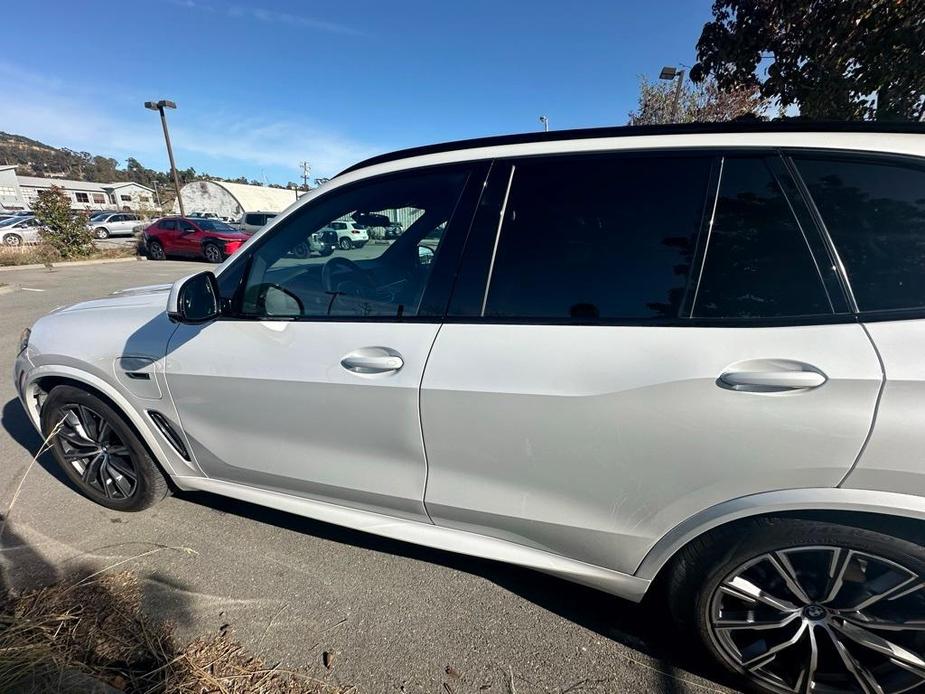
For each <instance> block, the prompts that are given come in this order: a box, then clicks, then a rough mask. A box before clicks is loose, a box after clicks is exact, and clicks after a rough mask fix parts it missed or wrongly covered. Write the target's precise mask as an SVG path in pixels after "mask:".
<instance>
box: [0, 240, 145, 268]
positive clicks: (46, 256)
mask: <svg viewBox="0 0 925 694" xmlns="http://www.w3.org/2000/svg"><path fill="white" fill-rule="evenodd" d="M136 253H137V251H136V249H135V248H134V246H127V245H126V246H116V247H113V248H99V249H97V250H96V251H94V252H93V253H92V254H91V255H88V256H87V257H86V258H75V259H74V260H102V259H108V258H129V257H132V256H134V255H136ZM60 262H63V261H62V259H61V256H60V255H58V254H57V252H56V251H55V250H54V249H52V248H50V247H49V246H47V245H45V244H34V245H28V246H3V245H0V266H3V265H33V264H46V263H50V264H53V263H60Z"/></svg>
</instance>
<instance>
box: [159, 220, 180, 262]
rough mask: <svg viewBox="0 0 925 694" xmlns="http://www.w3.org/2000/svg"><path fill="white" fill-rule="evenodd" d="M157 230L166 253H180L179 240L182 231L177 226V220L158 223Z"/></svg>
mask: <svg viewBox="0 0 925 694" xmlns="http://www.w3.org/2000/svg"><path fill="white" fill-rule="evenodd" d="M157 228H158V231H159V233H158V235H157V238H158V240H159V241H160V242H161V245H162V246H163V247H164V251H165V252H166V253H179V248H178V245H177V238H178V237H179V236H180V230H179V227H178V226H177V219H176V218H174V217H171V218H169V219H162V220H161V221H160V222H158V225H157Z"/></svg>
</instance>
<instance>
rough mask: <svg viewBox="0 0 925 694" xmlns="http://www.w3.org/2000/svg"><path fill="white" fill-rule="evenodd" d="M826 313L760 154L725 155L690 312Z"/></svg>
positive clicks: (801, 242) (797, 232)
mask: <svg viewBox="0 0 925 694" xmlns="http://www.w3.org/2000/svg"><path fill="white" fill-rule="evenodd" d="M831 312H832V308H831V304H830V303H829V300H828V295H827V294H826V292H825V289H824V287H823V285H822V280H821V279H820V277H819V272H818V270H817V268H816V264H815V261H814V260H813V257H812V254H811V253H810V250H809V246H808V245H807V243H806V239H805V238H804V236H803V232H802V230H801V228H800V225H799V224H798V223H797V220H796V219H795V218H794V216H793V213H792V211H791V209H790V206H789V204H788V202H787V199H786V198H785V197H784V193H783V191H782V190H781V188H780V185H779V184H778V182H777V180H776V179H775V178H774V176H773V175H772V173H771V170H770V169H769V168H768V166H767V164H766V163H765V160H764V159H763V158H761V157H741V158H726V159H725V160H724V162H723V167H722V177H721V179H720V186H719V194H718V196H717V199H716V210H715V212H714V216H713V223H712V225H711V227H710V235H709V238H708V239H707V244H706V252H705V257H704V264H703V271H702V273H701V280H700V284H699V286H698V288H697V294H696V300H695V303H694V310H693V316H694V317H697V318H774V317H797V316H813V315H820V314H827V313H831Z"/></svg>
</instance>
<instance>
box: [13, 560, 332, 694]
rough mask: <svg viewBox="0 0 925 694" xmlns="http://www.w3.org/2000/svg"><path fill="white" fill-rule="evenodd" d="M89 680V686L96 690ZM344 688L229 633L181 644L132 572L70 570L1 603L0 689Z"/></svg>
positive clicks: (322, 692)
mask: <svg viewBox="0 0 925 694" xmlns="http://www.w3.org/2000/svg"><path fill="white" fill-rule="evenodd" d="M94 688H96V689H94ZM94 690H95V691H110V692H111V691H121V692H136V693H142V692H144V693H149V692H150V693H152V694H153V693H154V692H170V693H174V692H176V693H177V694H205V693H206V692H210V693H211V692H219V693H222V694H239V693H243V692H265V693H267V694H297V693H298V694H307V693H310V694H334V693H336V692H345V690H343V689H341V688H339V687H333V686H330V685H327V684H325V683H324V682H321V681H318V680H315V679H312V678H310V677H308V676H307V675H304V674H301V673H298V672H292V671H285V670H281V669H279V668H278V667H271V666H267V665H266V664H264V663H263V662H262V661H261V660H260V659H258V658H256V657H253V656H250V655H248V654H247V653H246V652H245V650H244V649H243V648H242V647H241V646H240V645H238V644H237V643H235V642H234V640H233V637H232V636H231V634H230V633H229V632H227V631H222V632H220V633H219V634H217V635H214V636H210V637H207V638H199V639H196V640H195V641H193V642H192V643H190V644H189V645H187V646H186V647H183V648H179V647H177V645H176V644H175V642H174V637H173V632H172V629H171V627H170V625H169V624H164V623H160V622H157V621H155V620H153V619H150V618H149V617H147V616H145V615H144V613H143V612H142V610H141V590H140V587H139V582H138V578H137V576H136V575H135V574H134V573H131V572H122V573H115V574H113V573H107V574H102V575H99V576H96V577H94V578H92V579H90V580H88V579H87V578H80V577H76V578H72V579H69V580H66V581H62V582H60V583H57V584H55V585H53V586H50V587H47V588H42V589H38V590H34V591H31V592H28V593H25V594H23V595H21V596H16V597H9V598H7V599H6V601H5V602H3V603H2V605H0V691H3V692H20V691H21V692H33V691H35V692H44V691H55V692H88V691H94Z"/></svg>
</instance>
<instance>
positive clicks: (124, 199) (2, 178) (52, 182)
mask: <svg viewBox="0 0 925 694" xmlns="http://www.w3.org/2000/svg"><path fill="white" fill-rule="evenodd" d="M53 186H55V187H58V188H60V189H61V190H62V191H63V192H64V194H65V195H67V197H68V199H69V200H70V201H71V209H74V210H136V209H138V208H153V207H154V206H155V201H154V191H153V190H151V189H150V188H148V187H147V186H143V185H140V184H138V183H93V182H89V181H72V180H69V179H66V178H37V177H35V176H19V175H17V174H16V166H15V165H12V164H7V165H0V208H5V209H8V210H22V209H30V208H31V207H32V204H33V203H34V202H35V200H36V199H38V196H39V192H40V191H43V190H49V189H51V188H52V187H53Z"/></svg>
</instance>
